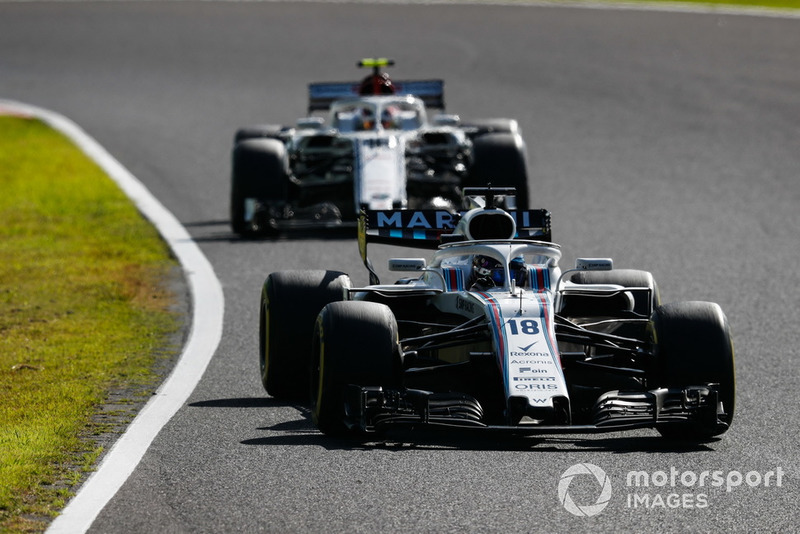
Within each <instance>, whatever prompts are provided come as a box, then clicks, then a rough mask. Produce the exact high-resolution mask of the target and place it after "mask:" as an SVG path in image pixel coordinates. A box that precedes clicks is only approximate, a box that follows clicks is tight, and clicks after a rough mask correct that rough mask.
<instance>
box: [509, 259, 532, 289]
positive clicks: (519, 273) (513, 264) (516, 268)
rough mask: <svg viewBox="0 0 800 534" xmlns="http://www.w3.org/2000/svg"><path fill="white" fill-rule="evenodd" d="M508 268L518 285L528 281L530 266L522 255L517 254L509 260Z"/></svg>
mask: <svg viewBox="0 0 800 534" xmlns="http://www.w3.org/2000/svg"><path fill="white" fill-rule="evenodd" d="M508 270H509V273H510V275H511V278H512V279H513V280H514V281H515V283H516V286H517V287H522V286H524V285H525V282H527V281H528V266H527V265H526V264H525V258H523V257H522V256H517V257H516V258H514V259H513V260H511V261H510V262H508Z"/></svg>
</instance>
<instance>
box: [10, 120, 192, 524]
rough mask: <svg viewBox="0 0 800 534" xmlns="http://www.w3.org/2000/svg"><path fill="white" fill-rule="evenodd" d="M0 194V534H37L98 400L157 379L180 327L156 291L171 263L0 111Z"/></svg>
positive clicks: (125, 214) (55, 504)
mask: <svg viewBox="0 0 800 534" xmlns="http://www.w3.org/2000/svg"><path fill="white" fill-rule="evenodd" d="M0 191H2V194H1V195H0V531H8V532H27V531H39V530H42V529H43V528H45V527H46V526H47V520H48V518H49V517H52V516H53V515H54V514H55V513H56V512H57V511H58V509H59V508H60V507H62V506H63V504H64V502H65V500H66V498H67V497H68V496H69V495H70V487H71V485H73V484H74V483H75V482H77V481H78V480H79V479H80V477H81V475H82V472H85V471H86V470H88V469H91V467H92V465H93V463H94V461H95V460H96V458H97V457H98V455H99V454H100V452H101V448H100V446H99V445H98V444H97V443H96V442H94V441H93V440H92V439H91V436H92V435H93V434H98V433H102V432H103V431H107V430H109V429H111V428H112V427H113V425H109V424H108V423H97V422H96V421H94V419H95V418H96V417H95V416H96V413H97V412H98V411H99V410H100V409H101V407H102V405H103V404H104V403H105V402H106V396H107V394H108V392H109V391H112V390H119V389H121V390H126V391H127V390H135V389H136V388H141V387H147V385H148V384H153V383H154V381H155V378H154V377H155V374H154V371H153V368H154V363H155V360H156V358H157V356H156V355H158V354H161V355H163V354H164V352H165V351H164V349H165V347H167V346H168V345H169V343H170V341H169V339H170V336H171V334H172V333H174V332H175V331H176V330H177V329H178V328H179V324H180V321H179V318H178V316H177V315H176V314H175V313H174V312H172V311H170V310H171V309H172V308H171V307H172V305H173V304H174V302H175V300H174V299H175V297H174V295H172V294H171V293H170V292H169V290H168V288H167V287H165V286H166V284H165V280H166V279H167V276H168V274H169V273H170V272H172V271H173V269H174V268H175V265H176V263H175V261H174V260H173V259H172V258H171V256H170V253H169V251H168V248H167V247H166V245H165V244H164V243H163V241H162V240H161V239H160V238H159V236H158V234H157V233H156V232H155V230H154V229H153V227H152V226H151V225H150V224H149V223H147V222H146V221H145V220H144V219H143V217H142V216H141V215H140V214H139V213H138V212H137V211H136V209H135V208H134V207H133V206H132V205H131V203H130V202H129V200H128V199H127V197H125V195H124V194H123V193H122V192H121V191H120V190H119V189H118V188H117V187H116V185H115V184H114V183H113V182H112V181H111V180H110V179H109V178H108V177H106V176H105V175H104V174H103V172H102V171H101V170H100V169H99V168H98V167H97V166H96V165H95V164H94V163H92V162H91V161H89V160H88V159H87V158H86V157H85V156H84V155H83V154H82V153H81V152H79V151H78V150H77V149H76V148H75V147H73V146H72V145H71V144H70V142H69V141H68V140H67V139H65V138H64V137H63V136H61V135H60V134H58V133H56V132H54V131H52V130H51V129H49V128H48V127H47V126H45V125H44V124H43V123H41V122H39V121H37V120H32V119H24V118H15V117H2V116H0ZM175 350H178V349H177V348H175ZM162 357H163V356H162Z"/></svg>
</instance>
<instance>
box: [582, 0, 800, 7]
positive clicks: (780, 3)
mask: <svg viewBox="0 0 800 534" xmlns="http://www.w3.org/2000/svg"><path fill="white" fill-rule="evenodd" d="M577 1H578V2H586V3H593V2H596V1H597V0H577ZM599 1H601V2H602V1H603V0H599ZM607 2H608V3H610V4H614V3H619V4H654V5H658V4H673V5H681V4H689V5H692V4H694V5H698V6H716V7H719V8H725V7H735V8H736V7H741V8H769V9H800V0H607Z"/></svg>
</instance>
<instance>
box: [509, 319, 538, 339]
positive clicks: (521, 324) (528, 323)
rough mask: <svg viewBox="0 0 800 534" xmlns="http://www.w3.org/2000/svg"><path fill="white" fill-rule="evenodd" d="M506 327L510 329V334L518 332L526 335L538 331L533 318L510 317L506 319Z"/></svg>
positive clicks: (513, 334) (536, 323)
mask: <svg viewBox="0 0 800 534" xmlns="http://www.w3.org/2000/svg"><path fill="white" fill-rule="evenodd" d="M508 328H509V329H510V330H511V335H512V336H517V335H519V334H520V333H522V334H527V335H534V334H538V333H539V323H538V322H537V321H534V320H533V319H523V320H522V321H517V320H516V319H510V320H509V321H508Z"/></svg>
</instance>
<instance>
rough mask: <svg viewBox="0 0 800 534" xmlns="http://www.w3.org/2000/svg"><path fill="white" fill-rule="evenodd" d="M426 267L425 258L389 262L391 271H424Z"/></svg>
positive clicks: (394, 259) (393, 259)
mask: <svg viewBox="0 0 800 534" xmlns="http://www.w3.org/2000/svg"><path fill="white" fill-rule="evenodd" d="M426 266H427V264H426V263H425V258H392V259H390V260H389V270H390V271H401V272H410V271H422V270H424V269H425V267H426Z"/></svg>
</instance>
